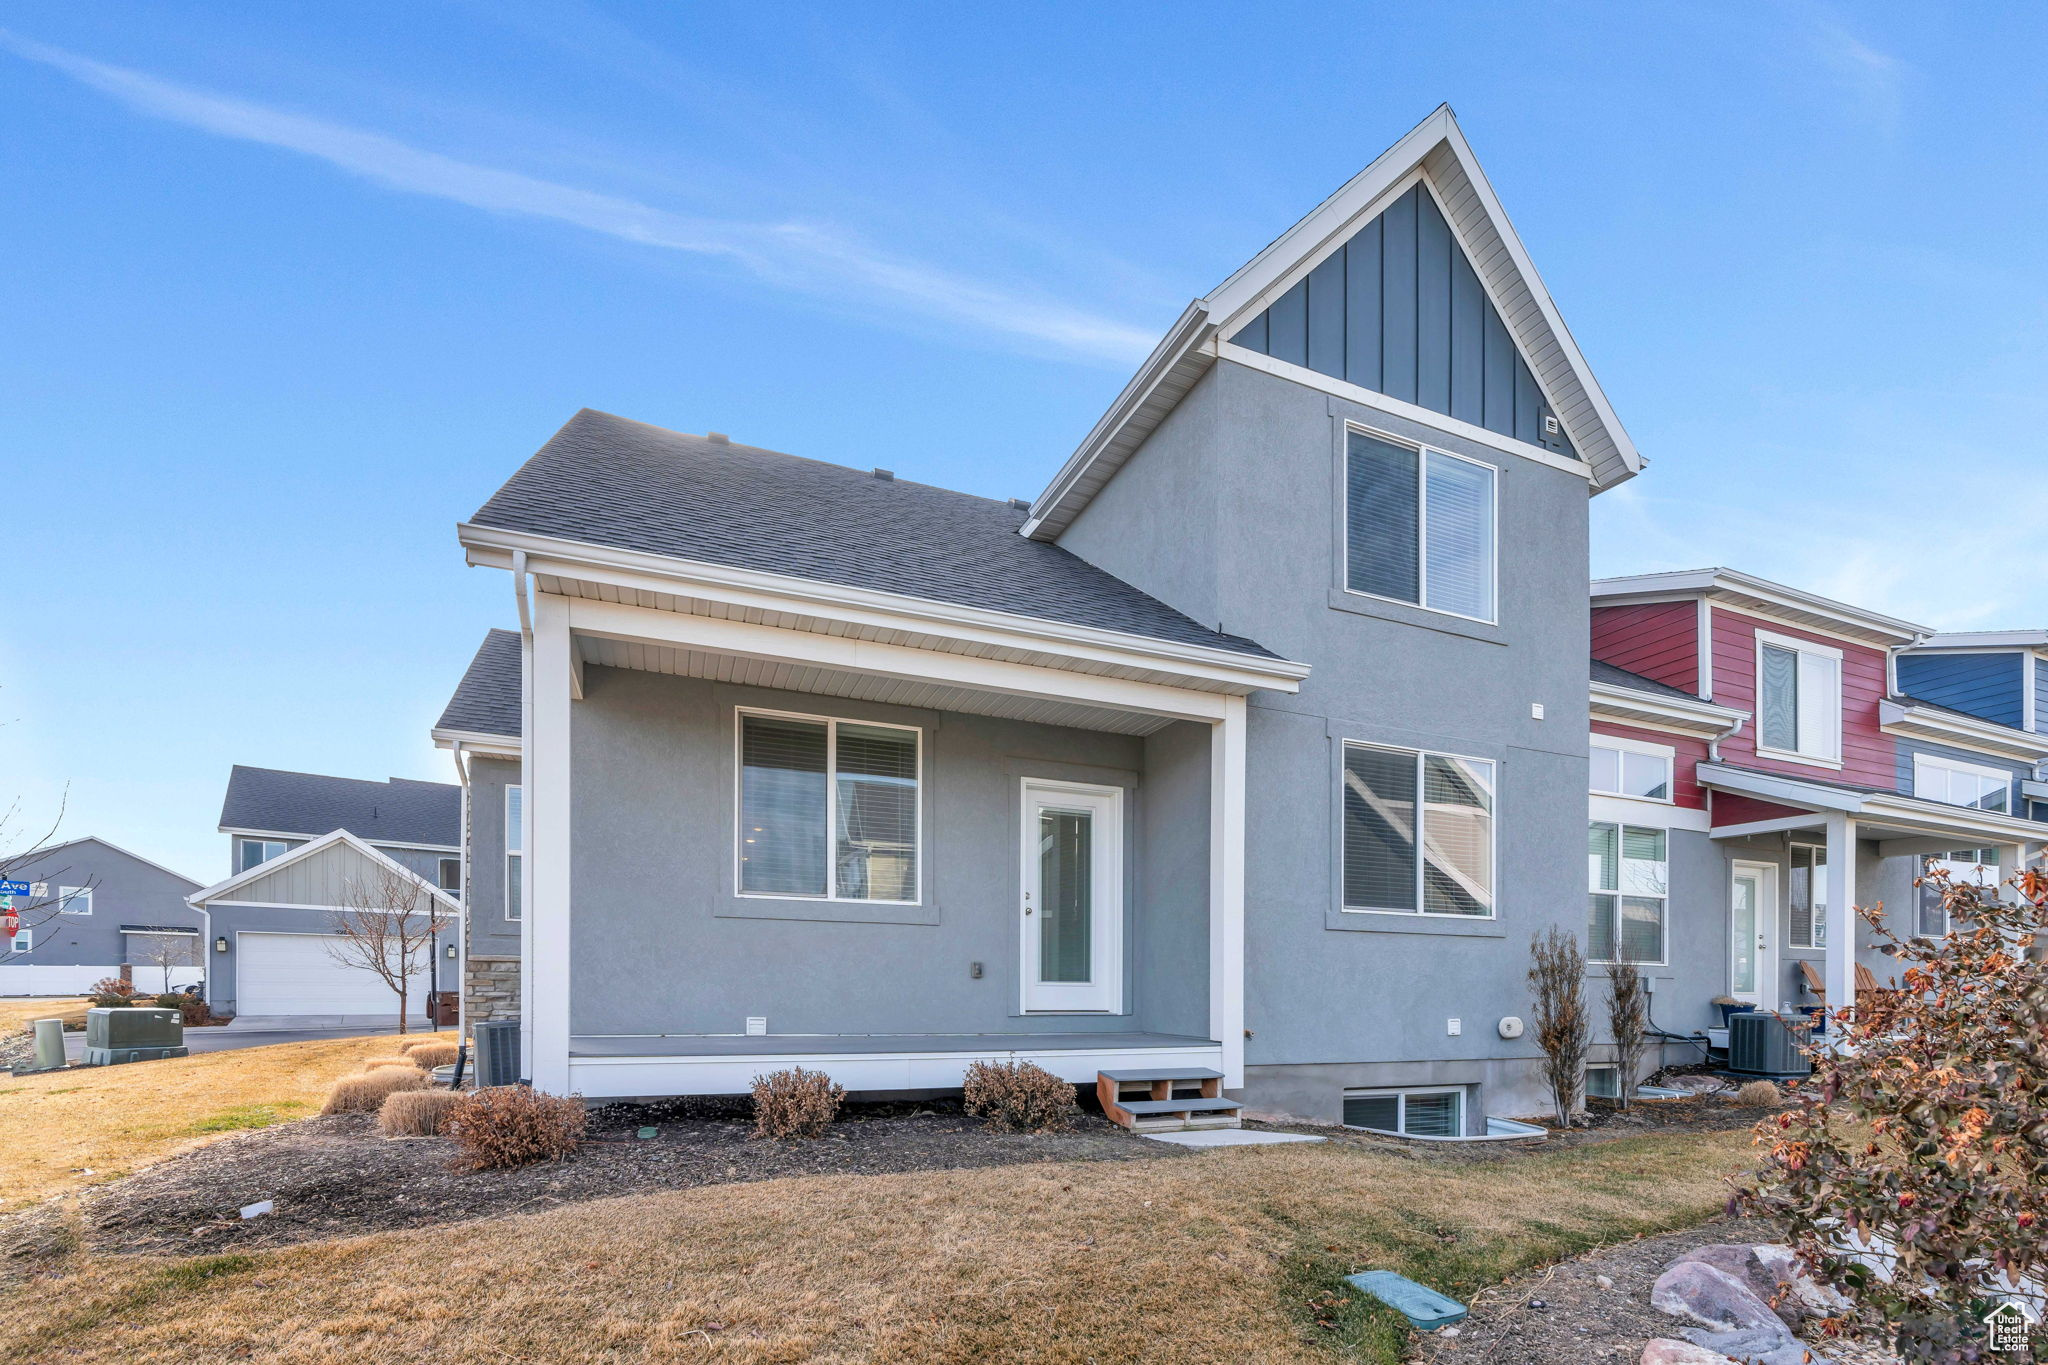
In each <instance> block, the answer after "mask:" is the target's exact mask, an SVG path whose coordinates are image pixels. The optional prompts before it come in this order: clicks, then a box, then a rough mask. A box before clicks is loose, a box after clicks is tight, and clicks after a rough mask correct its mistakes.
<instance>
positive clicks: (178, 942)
mask: <svg viewBox="0 0 2048 1365" xmlns="http://www.w3.org/2000/svg"><path fill="white" fill-rule="evenodd" d="M141 937H142V938H143V940H144V942H146V943H147V944H148V946H147V947H146V948H144V949H143V950H142V965H143V966H146V967H155V968H157V969H158V970H159V971H161V972H162V973H163V990H162V992H161V994H164V995H169V994H170V993H171V969H172V968H174V967H192V968H194V969H195V970H196V967H197V963H196V961H195V956H196V955H195V953H194V951H193V950H194V948H195V947H196V946H197V944H198V940H197V939H195V938H193V937H192V936H191V935H190V934H145V935H142V936H141Z"/></svg>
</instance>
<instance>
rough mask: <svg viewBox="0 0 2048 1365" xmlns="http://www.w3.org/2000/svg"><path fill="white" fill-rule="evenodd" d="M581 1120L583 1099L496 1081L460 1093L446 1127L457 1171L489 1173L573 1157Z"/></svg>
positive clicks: (422, 1073)
mask: <svg viewBox="0 0 2048 1365" xmlns="http://www.w3.org/2000/svg"><path fill="white" fill-rule="evenodd" d="M414 1074H415V1075H420V1076H424V1075H425V1073H424V1072H415V1073H414ZM584 1122H585V1117H584V1113H583V1102H582V1101H581V1100H578V1099H574V1098H570V1097H565V1096H562V1095H550V1094H547V1093H546V1092H544V1091H540V1090H533V1089H529V1088H528V1087H526V1086H523V1085H498V1086H492V1087H491V1088H490V1089H488V1090H473V1091H471V1092H470V1093H469V1094H467V1095H464V1096H462V1098H461V1100H460V1101H459V1102H458V1103H457V1104H456V1106H455V1107H454V1109H452V1110H451V1111H450V1112H449V1114H448V1122H447V1127H446V1130H445V1131H446V1132H447V1134H448V1136H450V1137H452V1138H454V1139H455V1146H456V1148H457V1151H458V1153H459V1155H458V1156H457V1157H456V1159H455V1165H456V1168H457V1169H458V1170H468V1171H490V1170H499V1169H502V1168H504V1167H508V1166H525V1165H528V1164H530V1163H532V1162H536V1161H559V1160H560V1159H561V1158H563V1157H565V1156H570V1155H573V1154H574V1153H575V1151H576V1148H577V1146H578V1144H580V1143H581V1142H582V1141H583V1125H584Z"/></svg>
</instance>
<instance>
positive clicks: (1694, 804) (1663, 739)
mask: <svg viewBox="0 0 2048 1365" xmlns="http://www.w3.org/2000/svg"><path fill="white" fill-rule="evenodd" d="M1601 735H1612V736H1614V737H1615V738H1617V739H1636V740H1641V741H1643V742H1644V743H1646V744H1665V745H1669V746H1670V748H1671V769H1672V772H1671V797H1672V804H1673V805H1678V806H1686V807H1689V808H1691V809H1693V810H1705V809H1706V808H1707V789H1706V788H1705V787H1702V786H1701V785H1700V779H1699V765H1700V764H1702V763H1704V762H1706V761H1707V742H1706V741H1705V740H1703V739H1697V738H1695V737H1693V736H1691V735H1674V734H1667V733H1665V732H1664V731H1662V730H1642V729H1638V728H1636V727H1635V726H1633V725H1614V724H1611V723H1609V722H1607V721H1604V720H1596V721H1594V722H1593V736H1594V738H1595V739H1596V740H1597V739H1598V738H1599V737H1600V736H1601Z"/></svg>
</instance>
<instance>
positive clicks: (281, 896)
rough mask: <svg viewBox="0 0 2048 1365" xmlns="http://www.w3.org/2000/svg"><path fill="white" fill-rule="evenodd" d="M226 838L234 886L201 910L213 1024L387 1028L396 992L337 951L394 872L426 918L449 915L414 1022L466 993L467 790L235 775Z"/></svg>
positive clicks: (228, 882) (275, 773) (402, 782)
mask: <svg viewBox="0 0 2048 1365" xmlns="http://www.w3.org/2000/svg"><path fill="white" fill-rule="evenodd" d="M219 829H220V832H221V833H222V834H224V835H226V836H227V838H228V848H229V856H230V864H231V871H230V874H229V876H228V877H227V878H226V879H225V880H223V881H220V882H217V883H215V884H214V885H212V886H209V887H207V888H205V889H204V890H198V891H195V893H194V894H193V895H192V897H191V898H190V899H191V903H192V904H193V905H194V906H195V907H196V908H198V909H201V910H203V911H204V912H205V913H206V914H207V915H209V916H210V917H211V920H210V922H211V927H210V929H209V930H208V937H209V952H208V957H209V959H210V962H211V971H210V980H209V982H208V999H209V1000H210V1001H211V1002H212V1004H213V1006H214V1008H215V1009H216V1011H218V1012H221V1013H228V1014H244V1015H260V1016H265V1017H268V1016H277V1015H295V1016H315V1015H317V1016H332V1017H341V1018H347V1019H351V1020H354V1019H362V1020H365V1021H368V1020H372V1019H376V1018H379V1017H382V1016H384V1015H386V1014H387V1013H388V1010H389V1009H390V1007H391V1003H393V1001H392V1000H390V999H387V997H390V992H389V990H388V988H386V987H385V986H384V985H382V983H379V982H377V981H376V979H375V976H374V974H373V973H371V972H368V971H367V970H364V969H361V968H350V967H345V966H343V965H342V964H341V963H340V962H339V961H338V960H337V958H336V954H335V951H334V948H333V944H332V939H333V937H334V925H335V920H336V916H337V915H338V914H341V913H345V912H347V911H348V910H349V909H350V908H351V906H352V904H354V903H355V902H356V901H357V900H359V899H360V892H361V890H362V889H363V888H367V887H371V886H375V885H382V884H383V883H384V881H385V878H386V877H387V875H388V874H393V873H395V872H402V873H403V878H404V879H403V881H402V882H401V883H392V885H393V886H394V887H398V886H401V885H402V886H403V888H404V889H405V892H406V894H407V895H409V896H411V897H412V899H413V901H414V902H415V903H416V904H417V905H418V906H419V907H420V909H419V913H421V914H425V913H426V907H427V906H428V905H429V904H433V905H438V906H440V907H441V913H442V915H443V916H444V917H445V918H446V920H447V923H446V925H445V927H444V929H443V931H442V932H441V934H440V942H439V944H438V945H437V948H436V951H435V953H434V958H433V962H432V964H431V968H428V967H425V966H422V970H421V979H420V981H419V982H418V989H417V990H416V991H414V992H412V997H413V998H412V999H411V1000H410V1001H409V1002H408V1004H409V1008H411V1009H412V1010H413V1012H414V1015H415V1018H416V1019H419V1018H423V1017H424V1014H423V1011H424V1009H425V1006H426V996H427V993H428V992H429V991H432V990H448V991H453V990H455V989H456V987H457V983H458V981H459V979H460V966H459V962H458V960H457V958H458V948H457V944H458V942H459V940H460V936H461V928H460V914H459V905H460V899H461V895H462V791H461V788H460V787H458V786H456V785H455V784H453V783H446V782H418V781H413V780H411V779H407V778H398V777H394V778H391V779H389V780H388V781H383V782H375V781H365V780H362V779H358V778H348V777H331V776H327V775H324V774H319V773H300V772H290V771H285V770H282V769H276V768H253V767H247V766H244V765H241V764H237V765H236V766H235V767H234V769H233V770H232V772H231V773H230V774H229V777H228V788H227V793H226V795H225V797H224V798H223V800H222V803H221V815H220V822H219ZM344 834H345V835H346V836H347V838H345V839H343V838H340V837H338V836H341V835H344Z"/></svg>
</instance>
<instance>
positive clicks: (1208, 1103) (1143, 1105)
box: [1117, 1099, 1244, 1114]
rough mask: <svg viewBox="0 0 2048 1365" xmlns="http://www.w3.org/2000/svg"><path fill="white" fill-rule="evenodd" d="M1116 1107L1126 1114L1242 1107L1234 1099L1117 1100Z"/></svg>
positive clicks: (1229, 1110)
mask: <svg viewBox="0 0 2048 1365" xmlns="http://www.w3.org/2000/svg"><path fill="white" fill-rule="evenodd" d="M1117 1108H1119V1109H1121V1110H1123V1111H1124V1112H1125V1113H1127V1114H1206V1113H1211V1112H1218V1113H1236V1112H1237V1111H1238V1110H1240V1109H1242V1108H1244V1106H1243V1105H1241V1104H1239V1103H1238V1102H1237V1101H1236V1100H1222V1099H1217V1100H1209V1099H1186V1100H1118V1101H1117Z"/></svg>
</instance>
